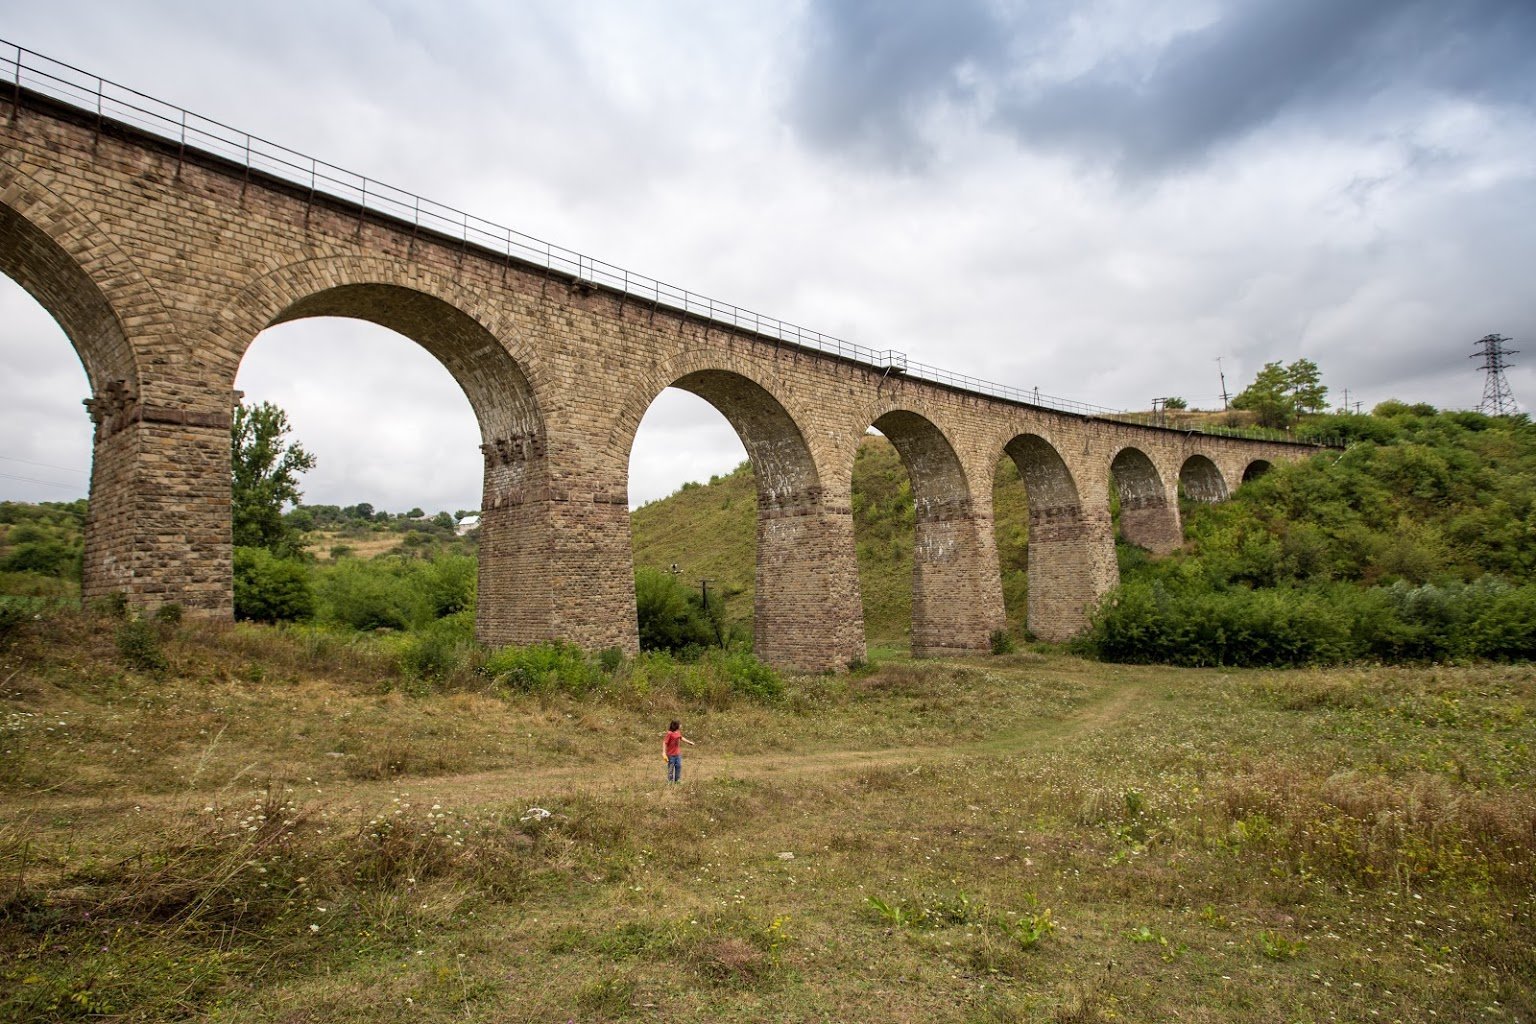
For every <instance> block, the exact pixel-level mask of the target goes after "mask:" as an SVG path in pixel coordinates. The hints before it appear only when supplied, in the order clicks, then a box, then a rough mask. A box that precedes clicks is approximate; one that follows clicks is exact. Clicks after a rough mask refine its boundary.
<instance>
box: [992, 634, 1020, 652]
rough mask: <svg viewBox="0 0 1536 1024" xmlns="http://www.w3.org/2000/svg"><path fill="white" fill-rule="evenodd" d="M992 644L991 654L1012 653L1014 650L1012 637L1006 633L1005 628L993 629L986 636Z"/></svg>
mask: <svg viewBox="0 0 1536 1024" xmlns="http://www.w3.org/2000/svg"><path fill="white" fill-rule="evenodd" d="M988 639H989V640H990V642H991V644H992V653H993V654H1012V653H1013V651H1014V646H1013V637H1011V636H1009V635H1008V631H1007V630H1006V629H994V630H993V631H992V635H991V636H990V637H989V638H988Z"/></svg>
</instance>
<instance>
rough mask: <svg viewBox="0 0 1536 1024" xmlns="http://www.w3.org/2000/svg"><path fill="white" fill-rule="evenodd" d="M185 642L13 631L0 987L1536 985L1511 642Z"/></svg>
mask: <svg viewBox="0 0 1536 1024" xmlns="http://www.w3.org/2000/svg"><path fill="white" fill-rule="evenodd" d="M86 639H87V640H89V637H87V638H86ZM195 639H196V638H195V637H194V638H192V639H189V640H187V641H186V646H184V647H180V648H177V647H173V649H172V655H173V659H174V660H175V662H176V664H177V666H178V668H177V671H176V672H175V673H173V674H167V675H166V676H164V677H160V678H154V679H151V678H134V677H126V678H125V677H124V676H122V675H121V674H120V673H118V672H116V671H115V670H114V669H113V668H112V666H111V665H110V663H109V662H107V661H105V660H104V659H103V658H102V657H101V656H99V655H97V654H96V653H94V649H89V648H86V649H83V653H82V648H76V649H74V650H73V651H71V650H69V649H64V650H63V651H62V653H54V648H52V647H50V648H47V649H40V650H38V651H37V652H36V653H35V654H32V655H29V658H30V659H31V660H28V661H25V662H22V661H17V662H16V664H17V665H18V666H21V668H22V671H20V672H19V673H18V674H17V675H16V676H14V677H13V678H11V681H10V682H8V683H7V684H6V685H7V686H8V688H9V689H8V690H7V691H6V694H5V699H6V700H7V701H8V702H9V703H8V705H7V707H8V715H9V717H8V718H7V720H6V723H7V728H8V729H9V730H10V731H9V733H8V736H7V741H6V744H5V746H4V748H3V749H4V752H5V755H6V757H7V758H8V760H6V761H4V762H3V763H0V767H4V768H5V772H4V773H3V774H0V784H3V786H4V793H5V797H6V799H5V800H4V802H3V803H0V886H4V887H5V889H4V890H3V891H0V947H3V948H0V952H3V953H4V954H5V956H6V957H7V958H8V959H7V960H5V961H4V963H6V964H8V965H9V966H0V989H4V988H5V986H6V985H8V986H9V991H8V994H0V1017H6V1016H7V1014H9V1017H7V1019H15V1020H18V1021H26V1022H29V1024H30V1022H31V1021H44V1020H46V1021H50V1022H51V1021H58V1020H65V1019H69V1018H70V1017H71V1016H73V1017H76V1018H80V1019H89V1018H90V1017H91V1016H92V1015H94V1016H97V1017H102V1016H106V1017H115V1018H117V1019H122V1020H145V1021H148V1020H157V1021H158V1020H168V1019H205V1018H208V1017H210V1016H217V1017H218V1018H219V1019H221V1020H228V1021H244V1022H250V1024H275V1022H278V1021H282V1022H284V1024H298V1022H311V1021H315V1022H318V1021H322V1020H323V1021H326V1022H327V1024H333V1022H334V1024H345V1022H357V1024H362V1022H363V1021H367V1022H369V1024H377V1022H379V1021H406V1020H409V1021H413V1022H415V1021H422V1020H430V1021H449V1020H481V1021H492V1020H494V1021H504V1020H505V1021H514V1020H572V1019H578V1020H621V1019H640V1018H654V1017H663V1018H665V1019H676V1020H709V1021H719V1022H747V1021H758V1020H839V1021H842V1020H846V1021H865V1020H867V1021H876V1020H878V1021H897V1022H899V1021H908V1020H910V1021H917V1020H924V1021H929V1020H933V1021H957V1022H966V1024H971V1022H976V1024H980V1022H992V1021H996V1022H1008V1021H1035V1020H1039V1021H1068V1020H1071V1021H1088V1022H1094V1021H1111V1020H1116V1021H1118V1020H1127V1019H1130V1020H1172V1019H1183V1020H1192V1021H1209V1022H1214V1021H1218V1020H1219V1021H1233V1022H1243V1024H1259V1022H1265V1024H1267V1022H1269V1021H1274V1020H1295V1021H1309V1022H1321V1021H1324V1020H1330V1019H1338V1020H1359V1021H1366V1020H1372V1021H1374V1020H1394V1019H1395V1020H1400V1021H1416V1020H1424V1019H1429V1017H1428V1013H1427V1011H1428V1010H1429V1009H1431V1008H1433V1009H1435V1010H1436V1011H1437V1013H1438V1015H1439V1016H1438V1019H1441V1020H1483V1019H1487V1020H1525V1021H1527V1024H1530V1022H1531V1021H1532V1020H1536V1015H1532V1014H1531V1013H1530V1012H1529V1008H1530V1006H1531V1004H1532V1000H1533V990H1532V986H1531V979H1532V978H1536V959H1533V954H1532V953H1531V952H1530V950H1532V949H1536V925H1533V923H1532V916H1533V912H1536V899H1533V897H1532V895H1531V894H1532V892H1533V891H1536V876H1533V874H1532V864H1533V862H1536V858H1533V857H1532V855H1531V852H1532V851H1531V836H1532V835H1536V798H1533V796H1532V792H1533V790H1536V767H1533V764H1532V761H1531V758H1530V756H1529V754H1530V751H1531V750H1532V749H1536V683H1533V677H1532V673H1531V671H1530V669H1529V668H1524V667H1498V666H1483V667H1472V668H1433V669H1423V670H1382V669H1346V670H1331V671H1318V672H1290V673H1259V672H1221V671H1206V672H1190V671H1184V670H1173V669H1164V668H1159V667H1128V666H1108V665H1099V664H1093V663H1088V662H1082V661H1078V660H1076V659H1072V658H1066V657H1062V656H1058V655H1052V654H1047V655H1041V654H1038V653H1029V654H1020V655H1011V656H1006V657H999V658H977V659H964V660H956V661H944V662H929V663H922V664H918V663H910V662H903V661H900V660H896V661H891V662H887V663H883V664H881V665H879V666H878V667H877V668H876V669H874V670H873V671H870V672H868V673H858V674H854V675H852V676H845V677H840V678H805V679H796V680H792V681H791V683H790V686H789V688H788V692H787V694H786V695H785V697H784V699H783V700H782V701H779V702H777V703H774V704H771V705H767V704H762V703H759V702H754V701H750V700H744V699H740V698H732V699H727V700H722V701H719V702H714V703H712V702H709V701H701V700H692V701H690V700H689V699H688V698H686V697H683V696H682V695H681V694H679V693H678V692H676V691H673V690H664V689H653V690H651V691H649V692H646V691H643V690H641V689H639V688H638V687H631V688H629V689H625V688H624V686H623V685H622V677H620V678H618V679H616V681H615V684H614V686H613V687H612V689H611V690H610V691H608V692H605V693H603V694H600V695H591V696H587V697H570V696H566V695H563V694H560V693H558V692H555V693H544V694H517V693H505V692H500V693H498V692H491V691H473V692H461V691H454V692H446V693H441V692H431V691H426V692H418V693H416V694H414V695H407V694H404V693H401V692H400V691H399V690H398V689H384V688H381V687H379V686H378V685H377V682H376V681H375V680H372V679H369V678H367V675H366V673H361V672H358V673H355V674H343V673H341V672H330V673H324V672H320V671H317V670H314V669H311V668H308V667H306V666H305V665H304V664H303V663H302V662H300V661H299V660H298V659H297V658H296V657H295V659H294V661H293V662H292V663H291V667H290V665H288V664H284V663H282V662H278V661H276V660H274V658H273V656H272V655H271V654H270V653H267V652H264V651H261V650H258V649H257V646H256V645H255V644H254V643H253V644H252V645H250V646H245V647H242V646H241V644H242V643H244V639H243V637H242V636H241V635H240V634H236V635H235V636H234V637H233V638H232V639H231V638H228V637H220V638H218V643H217V645H216V646H210V647H207V648H206V649H205V648H201V647H196V646H193V642H194V641H195ZM257 639H259V640H261V644H262V646H275V644H273V642H272V641H271V640H270V639H269V638H266V637H260V638H257ZM180 642H181V641H178V643H180ZM281 651H282V649H281V648H278V653H281ZM105 657H106V658H110V657H111V655H110V653H108V654H106V655H105ZM258 670H259V671H258ZM674 716H676V717H680V718H681V719H682V720H683V722H684V725H685V730H686V731H687V732H688V733H689V734H690V735H691V736H692V737H693V738H694V739H696V740H697V741H698V742H699V744H700V745H699V746H698V747H697V748H687V749H686V750H685V758H684V784H683V785H681V786H669V785H667V784H666V783H665V782H664V781H663V765H662V759H661V756H660V754H661V751H660V750H659V749H658V748H659V746H660V742H661V727H662V725H663V724H664V723H665V722H666V720H667V719H668V718H670V717H674ZM531 806H539V807H544V808H547V809H549V810H550V811H551V815H550V816H549V817H548V818H547V819H546V818H542V817H540V816H529V815H527V814H526V813H525V812H526V811H527V810H528V808H529V807H531ZM1053 926H1054V927H1053ZM8 1000H9V1001H8Z"/></svg>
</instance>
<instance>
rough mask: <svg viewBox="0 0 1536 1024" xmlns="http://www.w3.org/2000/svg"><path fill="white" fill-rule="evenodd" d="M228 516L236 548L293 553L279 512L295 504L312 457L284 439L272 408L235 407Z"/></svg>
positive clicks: (281, 415)
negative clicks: (232, 524)
mask: <svg viewBox="0 0 1536 1024" xmlns="http://www.w3.org/2000/svg"><path fill="white" fill-rule="evenodd" d="M229 434H230V469H231V477H232V479H231V506H232V507H231V516H232V518H233V520H234V539H235V546H236V547H250V548H266V549H267V550H268V551H271V552H272V553H274V554H277V555H288V554H293V553H295V551H296V549H297V547H298V536H297V531H296V530H294V529H293V528H292V527H291V526H290V525H289V524H288V523H286V522H284V520H283V508H284V506H287V505H297V504H298V502H299V497H300V494H299V474H300V473H304V472H307V471H308V470H311V469H313V468H314V467H315V457H314V456H313V455H311V454H310V453H309V452H307V451H305V450H304V446H303V445H301V444H299V443H298V442H297V441H292V442H289V441H287V440H285V438H286V437H287V436H288V414H287V413H285V412H283V410H282V409H279V408H278V407H277V406H275V405H273V404H272V403H271V402H262V403H260V404H258V405H247V404H245V403H244V402H241V403H240V404H239V405H237V406H236V407H235V418H234V422H233V423H232V424H231V425H230V431H229Z"/></svg>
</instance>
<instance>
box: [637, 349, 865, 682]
mask: <svg viewBox="0 0 1536 1024" xmlns="http://www.w3.org/2000/svg"><path fill="white" fill-rule="evenodd" d="M669 387H675V388H679V389H681V390H684V391H689V392H692V393H693V394H695V395H697V396H699V397H700V398H702V399H704V400H705V401H706V402H708V403H709V404H710V405H712V406H714V407H715V408H716V409H717V410H719V412H720V414H721V415H722V416H724V417H725V418H726V421H727V422H729V423H730V424H731V427H732V428H733V429H734V430H735V431H736V434H737V436H738V437H739V438H740V439H741V443H742V445H743V447H745V448H746V450H747V457H748V459H750V460H751V463H752V468H753V473H754V476H755V478H756V481H757V565H756V571H755V578H756V589H755V593H754V598H753V620H752V626H753V633H754V648H755V650H756V652H757V654H758V656H759V657H761V658H763V659H764V660H765V661H769V662H771V663H773V664H776V665H783V666H786V667H790V668H798V669H808V670H816V671H820V670H825V669H829V668H836V667H840V666H842V665H845V664H847V663H848V662H850V661H853V660H855V659H857V658H860V657H862V656H863V653H864V646H863V635H864V626H863V618H862V616H861V615H860V613H859V604H858V572H857V568H856V566H855V565H854V564H853V517H852V511H851V509H849V508H848V507H846V505H845V506H843V507H837V508H834V507H830V506H829V504H828V502H827V501H826V489H825V487H824V486H823V474H822V468H821V466H820V464H819V462H818V459H817V457H816V454H815V452H814V451H813V449H812V446H811V444H810V442H809V438H808V436H807V433H806V431H805V429H804V427H803V426H802V424H803V423H804V422H805V414H804V413H803V412H802V411H798V410H795V409H793V408H792V406H791V404H790V399H789V397H788V396H787V395H786V394H785V392H784V390H783V388H782V387H781V386H780V385H779V383H778V382H777V381H775V380H773V379H772V377H771V376H770V375H769V374H767V373H765V372H763V369H762V366H761V364H760V363H759V364H758V365H754V364H753V362H752V361H751V360H748V359H745V358H742V357H740V356H738V355H737V354H735V353H731V352H719V351H714V352H711V351H707V350H694V351H689V352H685V353H682V354H681V355H679V356H677V357H675V358H673V359H672V360H669V361H668V362H667V363H665V364H663V365H662V366H660V367H659V368H658V369H657V370H656V371H655V372H653V373H650V374H647V375H646V376H645V378H644V379H643V380H641V381H640V382H639V383H638V384H637V385H636V386H635V388H634V389H633V390H632V392H631V396H630V399H629V400H628V401H627V402H625V403H624V405H623V406H621V407H620V409H619V413H618V417H617V422H616V423H615V425H614V428H613V431H612V433H611V435H610V439H611V440H610V443H611V446H612V448H611V451H612V452H613V453H614V454H615V456H618V457H620V459H621V464H622V465H623V466H624V467H625V473H626V475H627V469H628V454H629V452H630V450H631V448H632V447H633V444H634V438H635V433H636V431H637V430H638V429H639V425H640V420H641V419H642V418H643V417H644V415H645V411H646V410H647V409H648V408H649V407H650V405H651V403H652V402H653V401H655V399H656V396H658V395H660V394H661V392H662V391H663V390H665V389H666V388H669Z"/></svg>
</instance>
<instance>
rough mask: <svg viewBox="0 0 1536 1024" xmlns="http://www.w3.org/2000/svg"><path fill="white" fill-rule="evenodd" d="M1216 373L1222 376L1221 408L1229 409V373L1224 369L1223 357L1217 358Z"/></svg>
mask: <svg viewBox="0 0 1536 1024" xmlns="http://www.w3.org/2000/svg"><path fill="white" fill-rule="evenodd" d="M1216 372H1217V373H1219V374H1221V408H1222V409H1223V410H1225V409H1226V408H1227V371H1226V370H1224V369H1222V366H1221V356H1217V357H1216Z"/></svg>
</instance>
